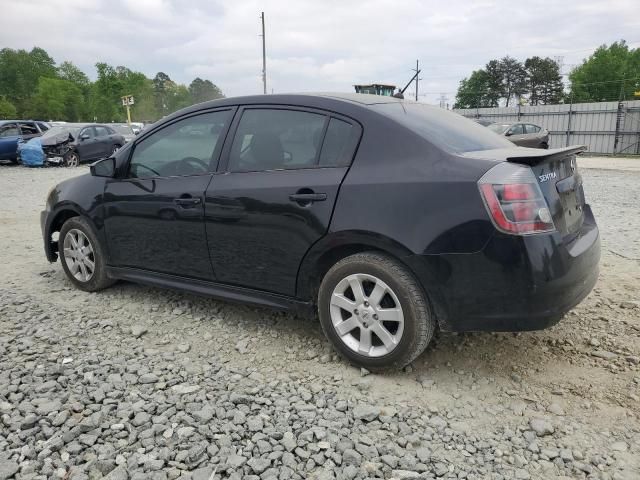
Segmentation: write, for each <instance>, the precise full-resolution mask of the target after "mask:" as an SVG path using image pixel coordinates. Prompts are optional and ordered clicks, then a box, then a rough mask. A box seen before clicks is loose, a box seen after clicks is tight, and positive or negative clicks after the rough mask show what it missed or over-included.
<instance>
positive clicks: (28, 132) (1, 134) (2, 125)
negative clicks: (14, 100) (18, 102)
mask: <svg viewBox="0 0 640 480" xmlns="http://www.w3.org/2000/svg"><path fill="white" fill-rule="evenodd" d="M47 130H49V126H48V125H47V124H46V123H44V122H35V121H33V120H0V160H11V161H12V162H13V163H18V143H19V142H20V141H21V140H22V141H23V142H27V141H29V140H31V139H32V138H34V137H39V136H40V135H42V134H43V133H44V132H46V131H47Z"/></svg>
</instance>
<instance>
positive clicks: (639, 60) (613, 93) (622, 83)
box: [569, 40, 640, 102]
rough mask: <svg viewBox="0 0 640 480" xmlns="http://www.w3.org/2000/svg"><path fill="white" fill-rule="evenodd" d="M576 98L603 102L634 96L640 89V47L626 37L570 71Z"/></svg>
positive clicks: (576, 99) (602, 48) (584, 100)
mask: <svg viewBox="0 0 640 480" xmlns="http://www.w3.org/2000/svg"><path fill="white" fill-rule="evenodd" d="M569 79H570V80H571V94H572V96H573V101H574V102H575V101H578V102H602V101H611V100H622V99H628V98H633V92H634V91H637V90H640V48H636V49H633V48H631V49H630V48H629V46H628V45H627V44H626V42H625V41H624V40H620V41H619V42H614V43H612V44H611V45H609V46H607V45H602V46H600V47H598V49H596V51H595V52H594V53H593V54H592V55H591V56H590V57H589V58H587V59H586V60H584V62H583V63H582V65H580V66H578V67H576V68H575V69H573V71H572V72H571V73H570V74H569Z"/></svg>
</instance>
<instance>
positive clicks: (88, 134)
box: [80, 127, 95, 140]
mask: <svg viewBox="0 0 640 480" xmlns="http://www.w3.org/2000/svg"><path fill="white" fill-rule="evenodd" d="M94 137H95V134H94V132H93V127H87V128H83V129H82V131H80V138H81V139H83V140H89V139H90V138H94Z"/></svg>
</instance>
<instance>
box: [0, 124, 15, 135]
mask: <svg viewBox="0 0 640 480" xmlns="http://www.w3.org/2000/svg"><path fill="white" fill-rule="evenodd" d="M17 135H20V132H19V131H18V126H17V125H16V124H15V123H5V124H4V125H0V137H15V136H17Z"/></svg>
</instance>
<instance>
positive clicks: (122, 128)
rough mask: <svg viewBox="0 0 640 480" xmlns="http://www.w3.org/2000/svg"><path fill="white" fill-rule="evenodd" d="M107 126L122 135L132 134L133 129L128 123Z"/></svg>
mask: <svg viewBox="0 0 640 480" xmlns="http://www.w3.org/2000/svg"><path fill="white" fill-rule="evenodd" d="M109 126H110V127H111V128H113V129H114V130H115V131H116V132H118V133H120V134H122V135H133V130H132V129H131V127H130V126H129V125H109Z"/></svg>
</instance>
